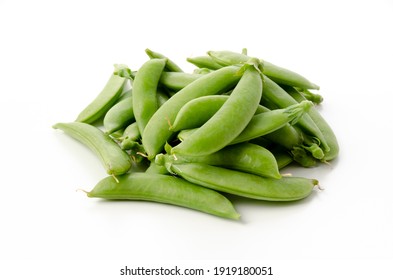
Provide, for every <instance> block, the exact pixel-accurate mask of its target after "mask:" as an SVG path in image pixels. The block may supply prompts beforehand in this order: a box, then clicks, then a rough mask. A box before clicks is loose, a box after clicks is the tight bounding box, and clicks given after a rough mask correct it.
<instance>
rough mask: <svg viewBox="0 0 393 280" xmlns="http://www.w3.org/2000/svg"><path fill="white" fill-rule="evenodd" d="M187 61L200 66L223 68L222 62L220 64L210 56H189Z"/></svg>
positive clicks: (213, 68) (215, 68)
mask: <svg viewBox="0 0 393 280" xmlns="http://www.w3.org/2000/svg"><path fill="white" fill-rule="evenodd" d="M187 61H188V62H190V63H192V64H194V65H195V66H196V67H199V68H207V69H211V70H217V69H220V68H222V67H223V66H222V65H221V64H218V63H217V62H215V61H214V59H212V58H211V57H210V56H196V57H188V58H187Z"/></svg>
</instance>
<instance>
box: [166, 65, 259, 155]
mask: <svg viewBox="0 0 393 280" xmlns="http://www.w3.org/2000/svg"><path fill="white" fill-rule="evenodd" d="M250 63H251V65H248V64H245V65H244V66H243V67H245V72H244V74H243V76H242V77H241V79H240V81H239V83H238V84H237V85H236V87H235V89H234V90H233V92H232V93H231V95H230V96H229V98H228V100H227V101H226V102H225V103H224V105H223V106H222V107H221V108H220V109H219V110H218V111H217V113H216V114H214V116H213V117H211V118H210V119H209V120H208V121H207V122H206V123H205V124H204V125H203V126H201V127H200V128H199V129H198V130H197V131H196V132H195V133H193V134H192V135H191V136H190V137H188V138H187V139H185V140H184V141H183V142H181V143H180V144H178V145H177V146H175V147H174V148H173V149H172V153H173V154H179V155H189V156H202V155H208V154H211V153H214V152H217V151H218V150H220V149H222V148H224V147H225V146H226V145H228V144H229V143H231V141H233V140H234V139H235V138H236V137H237V136H238V135H239V134H240V133H241V132H242V130H243V129H244V128H245V127H246V126H247V124H248V123H249V122H250V120H251V118H252V117H253V115H254V114H255V111H256V110H257V107H258V104H259V102H260V100H261V96H262V78H261V75H260V73H259V70H257V69H256V68H255V65H254V62H250ZM217 71H218V70H217Z"/></svg>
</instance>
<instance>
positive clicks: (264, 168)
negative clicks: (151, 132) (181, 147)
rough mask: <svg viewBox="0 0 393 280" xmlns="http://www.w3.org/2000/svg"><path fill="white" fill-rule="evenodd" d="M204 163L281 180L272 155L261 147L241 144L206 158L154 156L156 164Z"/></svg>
mask: <svg viewBox="0 0 393 280" xmlns="http://www.w3.org/2000/svg"><path fill="white" fill-rule="evenodd" d="M168 162H173V163H175V164H178V163H188V162H191V163H204V164H209V165H214V166H221V167H226V168H229V169H234V170H239V171H244V172H248V173H252V174H256V175H259V176H263V177H269V178H276V179H279V178H281V175H280V173H279V171H278V166H277V162H276V159H275V157H274V155H273V154H272V153H271V152H270V151H269V150H268V149H265V148H263V147H261V146H258V145H255V144H251V143H242V144H238V145H231V146H228V147H225V148H223V149H221V150H219V151H217V152H215V153H212V154H209V155H207V156H199V157H193V156H182V155H177V156H173V155H168V154H166V155H163V154H159V155H157V156H156V163H158V164H161V165H165V164H168Z"/></svg>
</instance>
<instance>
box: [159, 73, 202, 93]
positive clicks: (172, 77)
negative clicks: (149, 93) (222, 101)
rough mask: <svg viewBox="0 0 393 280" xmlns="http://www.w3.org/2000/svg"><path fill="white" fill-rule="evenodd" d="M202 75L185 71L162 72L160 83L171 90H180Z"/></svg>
mask: <svg viewBox="0 0 393 280" xmlns="http://www.w3.org/2000/svg"><path fill="white" fill-rule="evenodd" d="M202 76H203V75H202V74H190V73H184V72H162V75H161V78H160V84H161V85H162V86H164V87H166V88H169V89H171V90H174V91H178V90H181V89H182V88H184V87H185V86H187V85H188V84H190V83H192V82H193V81H195V80H197V79H199V78H200V77H202Z"/></svg>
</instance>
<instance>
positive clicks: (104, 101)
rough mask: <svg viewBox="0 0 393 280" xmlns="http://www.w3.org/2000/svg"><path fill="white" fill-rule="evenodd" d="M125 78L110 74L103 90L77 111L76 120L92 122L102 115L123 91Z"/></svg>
mask: <svg viewBox="0 0 393 280" xmlns="http://www.w3.org/2000/svg"><path fill="white" fill-rule="evenodd" d="M126 81H127V79H126V78H122V77H120V76H118V75H115V74H112V75H111V76H110V78H109V80H108V82H107V83H106V85H105V87H104V88H103V90H102V91H101V92H100V93H99V94H98V95H97V97H96V98H95V99H94V100H93V101H92V102H91V103H90V104H89V105H88V106H87V107H86V108H85V109H83V110H82V112H80V113H79V115H78V117H77V118H76V120H75V121H76V122H83V123H90V124H91V123H93V122H95V121H97V120H98V119H100V118H101V117H103V116H104V115H105V114H106V112H108V110H109V109H110V108H111V107H112V105H113V104H115V103H116V100H117V99H118V98H119V96H120V95H121V93H122V91H123V87H124V85H125V83H126Z"/></svg>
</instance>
